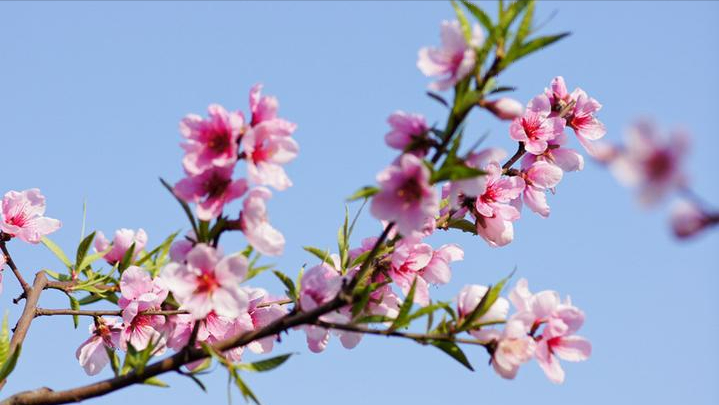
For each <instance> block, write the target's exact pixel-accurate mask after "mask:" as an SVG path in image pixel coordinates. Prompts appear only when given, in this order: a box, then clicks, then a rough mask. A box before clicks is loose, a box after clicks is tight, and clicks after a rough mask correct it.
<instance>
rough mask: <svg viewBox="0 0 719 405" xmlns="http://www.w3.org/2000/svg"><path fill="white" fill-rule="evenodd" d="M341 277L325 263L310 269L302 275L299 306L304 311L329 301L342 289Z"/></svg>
mask: <svg viewBox="0 0 719 405" xmlns="http://www.w3.org/2000/svg"><path fill="white" fill-rule="evenodd" d="M342 280H343V278H342V276H341V275H340V273H339V272H338V271H337V269H335V268H333V267H331V266H330V265H328V264H327V263H322V264H320V265H318V266H315V267H312V268H311V269H309V270H307V272H306V273H304V274H303V275H302V282H301V287H300V305H301V306H302V309H303V310H305V311H311V310H313V309H315V308H317V307H318V306H320V305H322V304H325V303H327V302H329V301H331V300H332V299H333V298H334V297H335V296H337V294H338V293H339V292H340V289H341V288H342Z"/></svg>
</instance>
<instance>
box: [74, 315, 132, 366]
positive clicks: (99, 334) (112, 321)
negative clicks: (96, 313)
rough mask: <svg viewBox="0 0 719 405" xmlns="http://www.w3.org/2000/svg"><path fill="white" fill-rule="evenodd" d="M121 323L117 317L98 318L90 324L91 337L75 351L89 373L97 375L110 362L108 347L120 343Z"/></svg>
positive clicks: (112, 347) (115, 346)
mask: <svg viewBox="0 0 719 405" xmlns="http://www.w3.org/2000/svg"><path fill="white" fill-rule="evenodd" d="M120 329H121V328H120V324H119V322H118V320H117V319H116V318H104V317H103V318H96V324H95V323H93V324H91V325H90V335H91V336H90V337H89V338H88V339H87V340H86V341H84V342H83V343H82V344H81V345H80V347H78V348H77V351H76V352H75V357H76V358H77V360H78V361H79V362H80V365H81V366H82V367H83V368H84V369H85V373H87V375H96V374H98V373H99V372H100V371H102V369H103V368H105V366H106V365H107V363H109V362H110V356H108V354H107V349H110V350H114V349H116V348H117V347H119V343H120Z"/></svg>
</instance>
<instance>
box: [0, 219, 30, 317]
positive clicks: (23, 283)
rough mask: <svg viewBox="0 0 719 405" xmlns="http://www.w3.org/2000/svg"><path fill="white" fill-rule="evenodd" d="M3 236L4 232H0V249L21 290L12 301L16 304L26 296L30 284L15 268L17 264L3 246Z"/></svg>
mask: <svg viewBox="0 0 719 405" xmlns="http://www.w3.org/2000/svg"><path fill="white" fill-rule="evenodd" d="M5 236H6V234H4V233H2V232H0V249H2V253H3V254H4V255H5V259H6V260H7V265H8V266H10V269H11V270H12V272H13V274H15V278H17V281H19V282H20V287H21V288H22V291H23V293H22V295H21V296H20V297H19V298H18V299H17V300H15V301H14V302H15V303H16V304H17V303H18V302H19V301H20V299H22V298H25V297H27V295H28V292H29V291H30V285H29V284H28V283H27V281H25V279H24V278H23V277H22V274H21V273H20V270H19V269H18V268H17V265H15V262H14V261H13V259H12V256H10V252H9V251H8V250H7V246H5V243H6V241H5Z"/></svg>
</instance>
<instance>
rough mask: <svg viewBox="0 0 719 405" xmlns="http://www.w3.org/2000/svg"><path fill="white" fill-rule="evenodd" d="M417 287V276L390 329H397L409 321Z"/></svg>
mask: <svg viewBox="0 0 719 405" xmlns="http://www.w3.org/2000/svg"><path fill="white" fill-rule="evenodd" d="M416 287H417V277H415V279H414V281H412V287H410V289H409V292H408V293H407V297H405V299H404V302H402V306H400V307H399V313H398V314H397V317H396V318H395V320H394V322H392V325H391V326H390V327H389V330H390V331H395V330H397V329H399V328H401V327H403V326H405V325H406V324H407V323H408V322H409V311H410V310H411V309H412V305H413V304H414V292H415V289H416Z"/></svg>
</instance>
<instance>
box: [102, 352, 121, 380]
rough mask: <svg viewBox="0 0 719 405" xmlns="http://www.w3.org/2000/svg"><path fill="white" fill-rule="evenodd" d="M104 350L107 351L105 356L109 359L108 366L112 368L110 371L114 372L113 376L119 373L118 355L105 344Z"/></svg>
mask: <svg viewBox="0 0 719 405" xmlns="http://www.w3.org/2000/svg"><path fill="white" fill-rule="evenodd" d="M105 352H107V357H108V358H109V359H110V367H111V368H112V372H113V373H115V376H118V375H120V367H121V366H120V357H118V355H117V353H115V351H114V350H112V349H110V348H109V347H107V346H105Z"/></svg>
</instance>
